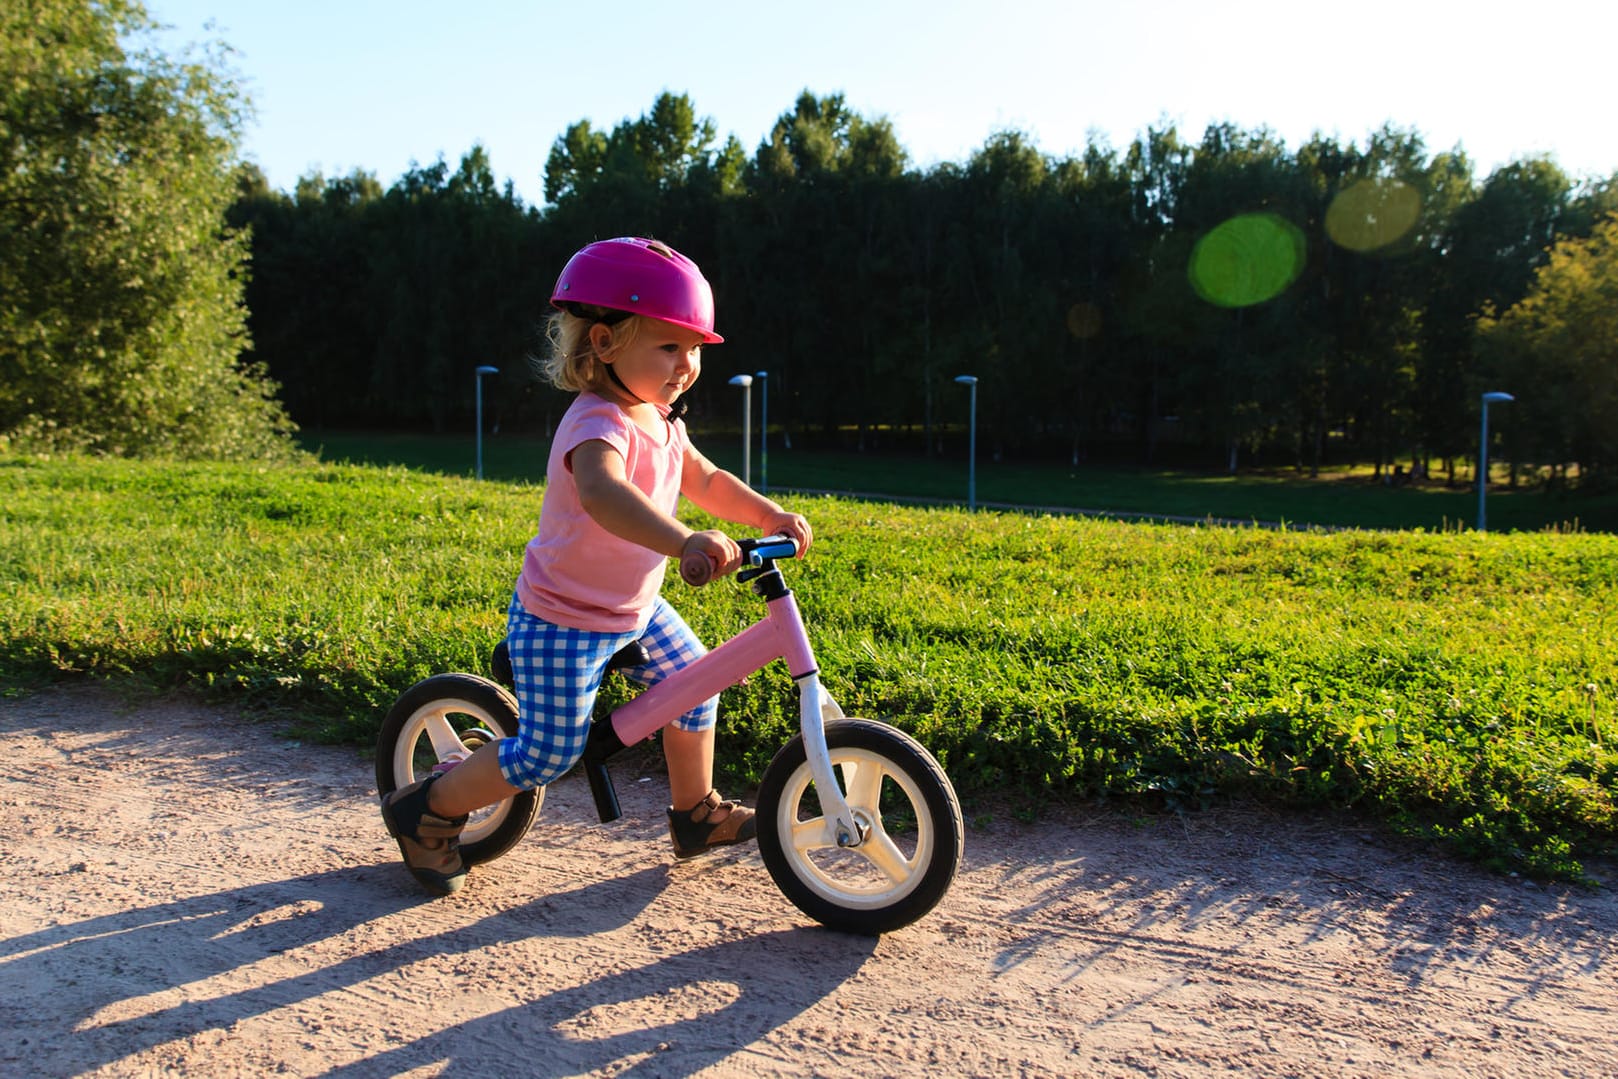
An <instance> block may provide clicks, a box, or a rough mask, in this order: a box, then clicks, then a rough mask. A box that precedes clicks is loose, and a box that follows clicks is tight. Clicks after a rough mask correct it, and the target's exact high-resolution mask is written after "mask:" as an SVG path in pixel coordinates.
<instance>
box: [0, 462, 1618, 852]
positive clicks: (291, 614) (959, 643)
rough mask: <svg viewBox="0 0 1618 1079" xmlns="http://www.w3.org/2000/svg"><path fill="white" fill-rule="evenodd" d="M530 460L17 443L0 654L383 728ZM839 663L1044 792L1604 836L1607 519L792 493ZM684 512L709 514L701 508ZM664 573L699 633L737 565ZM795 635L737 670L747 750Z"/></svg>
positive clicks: (971, 769) (506, 551) (981, 781)
mask: <svg viewBox="0 0 1618 1079" xmlns="http://www.w3.org/2000/svg"><path fill="white" fill-rule="evenodd" d="M541 494H542V491H541V488H539V487H538V486H535V485H533V484H531V483H527V482H503V481H502V482H493V481H485V482H477V481H475V480H472V479H469V478H464V477H453V476H443V475H436V474H425V473H421V472H415V471H409V470H406V469H403V468H396V467H395V468H381V467H372V466H361V465H348V464H331V463H321V462H313V461H311V462H306V463H302V464H294V465H285V466H273V467H271V466H251V465H227V464H164V463H143V462H128V461H112V460H85V459H64V460H33V459H26V458H19V457H15V456H0V499H3V502H0V505H3V507H4V509H3V511H0V578H3V580H4V582H5V590H4V598H3V599H0V688H4V690H5V691H7V692H13V693H17V692H27V691H29V690H32V689H37V688H38V687H40V686H43V685H46V684H49V683H51V682H53V681H59V680H62V679H83V678H94V679H99V680H102V681H105V682H108V683H111V684H114V685H118V686H122V687H125V688H127V689H129V690H130V691H132V692H150V691H168V690H172V689H175V688H186V689H192V690H196V691H199V692H203V693H208V694H211V695H214V696H216V697H218V698H220V699H221V700H223V701H229V702H234V703H236V704H238V705H243V706H250V707H253V708H263V709H269V710H272V711H273V712H274V713H276V714H277V715H279V716H283V717H288V716H289V717H291V718H292V719H293V721H294V726H295V727H296V729H297V730H298V731H299V732H300V733H301V734H302V735H303V736H305V737H318V738H322V739H326V740H333V741H342V742H350V743H355V744H359V745H366V744H369V742H370V740H371V739H372V738H374V736H375V733H376V729H377V726H378V724H379V723H380V720H381V717H382V714H383V713H384V711H385V710H386V708H387V706H388V705H389V703H390V702H391V701H392V700H393V698H394V697H395V696H396V695H397V694H399V693H400V692H402V691H403V690H404V689H405V688H406V687H408V686H409V685H410V684H412V683H413V682H414V681H416V680H417V679H419V678H422V677H425V676H426V675H428V674H431V673H435V672H438V671H444V670H470V671H484V670H486V669H487V655H488V652H489V650H490V648H491V647H492V646H493V644H494V643H495V642H496V641H498V639H499V638H500V636H501V634H502V632H503V627H504V609H505V606H506V602H507V600H508V598H509V595H510V590H511V585H512V580H513V577H514V576H515V573H516V570H517V567H518V562H519V557H520V550H521V547H522V544H523V543H524V542H525V541H526V540H527V538H528V537H529V535H530V533H531V531H532V529H533V526H534V521H535V519H536V517H537V513H538V508H539V502H540V498H541ZM785 501H786V502H787V504H789V505H791V506H792V507H794V508H796V509H799V510H801V511H802V512H804V513H806V514H807V515H809V516H810V518H811V519H812V520H813V522H814V524H815V528H816V533H817V536H818V542H817V544H816V547H815V549H814V550H813V551H812V552H811V554H810V556H809V558H808V559H807V560H805V561H804V562H803V563H800V564H794V565H792V566H790V567H788V569H787V572H788V576H789V582H790V583H791V584H792V585H793V586H794V587H795V588H796V589H797V592H798V597H799V601H800V603H801V604H802V606H803V609H804V611H805V615H806V617H807V619H808V621H809V625H810V627H811V633H812V635H813V637H814V639H815V641H816V648H817V653H818V655H817V658H818V660H819V663H820V666H821V668H822V670H823V672H824V675H825V678H826V681H827V684H828V687H829V688H830V689H831V691H832V693H833V694H834V695H835V696H836V697H837V698H838V700H839V701H840V702H841V703H842V705H843V707H844V708H845V710H847V711H848V712H849V713H850V714H856V715H858V714H864V715H871V716H876V717H879V718H885V719H889V720H891V721H893V722H895V723H896V724H897V725H899V726H901V727H902V728H904V729H906V730H908V731H910V732H911V733H913V734H915V735H916V736H917V737H918V738H920V739H921V740H922V741H923V742H924V743H925V744H927V745H928V746H929V747H930V748H931V749H932V750H933V752H934V753H935V754H937V755H938V757H939V758H940V760H941V761H942V762H943V763H944V765H945V767H946V769H947V770H948V771H949V773H950V775H951V777H952V778H953V779H954V781H955V783H956V785H957V787H958V788H959V789H960V790H961V791H962V793H963V795H964V796H966V797H968V798H969V799H970V798H974V797H979V796H982V797H985V798H987V797H989V796H991V795H1002V794H1007V793H1009V794H1012V795H1014V796H1016V798H1017V799H1019V800H1020V801H1022V802H1023V803H1024V804H1026V805H1029V806H1030V807H1037V806H1039V805H1041V804H1044V803H1047V802H1058V801H1072V800H1098V799H1099V800H1124V799H1127V800H1132V801H1134V802H1136V803H1137V804H1138V803H1140V802H1141V800H1145V804H1150V805H1155V806H1166V807H1169V808H1174V809H1181V810H1187V811H1192V810H1196V809H1198V808H1199V807H1202V806H1206V805H1208V804H1210V803H1212V802H1214V801H1217V800H1219V799H1224V798H1230V797H1253V798H1262V799H1266V800H1271V801H1279V802H1286V803H1291V804H1297V805H1330V806H1354V807H1359V808H1361V809H1363V810H1365V811H1366V812H1369V813H1371V814H1374V815H1375V816H1377V817H1379V818H1380V819H1382V820H1383V821H1385V822H1387V823H1388V824H1389V825H1390V826H1392V827H1395V828H1398V829H1400V830H1402V831H1404V832H1407V833H1409V834H1414V835H1420V836H1425V837H1430V838H1432V839H1435V840H1438V841H1440V842H1442V843H1443V844H1445V845H1446V846H1447V847H1449V848H1450V849H1452V850H1455V851H1458V852H1460V853H1463V854H1465V855H1467V856H1469V857H1473V858H1476V859H1478V860H1480V861H1483V862H1485V863H1487V864H1490V865H1493V866H1496V867H1498V868H1502V869H1512V870H1516V871H1522V872H1529V873H1534V874H1538V875H1543V876H1562V877H1577V876H1579V874H1580V863H1581V860H1582V859H1586V858H1589V857H1591V856H1595V855H1600V854H1606V853H1611V852H1612V851H1613V850H1614V845H1615V841H1618V810H1615V793H1618V752H1615V749H1614V746H1615V739H1618V724H1615V721H1614V709H1613V704H1612V702H1613V699H1614V694H1615V693H1618V669H1615V663H1618V660H1615V659H1614V654H1615V649H1614V645H1615V643H1618V614H1615V613H1614V612H1615V611H1618V602H1615V599H1618V597H1615V595H1614V592H1615V590H1618V538H1615V537H1613V536H1611V535H1605V534H1580V533H1574V534H1567V533H1549V532H1542V533H1526V532H1523V533H1512V534H1495V533H1491V534H1480V533H1477V532H1475V531H1471V530H1465V531H1457V530H1450V531H1425V532H1391V531H1376V530H1357V531H1343V532H1324V531H1307V530H1293V529H1249V528H1234V527H1226V526H1210V525H1201V526H1182V525H1166V524H1157V523H1138V522H1137V523H1131V522H1120V521H1109V520H1099V519H1087V518H1079V517H1072V516H1065V515H1043V514H1037V513H994V512H979V513H968V512H965V511H963V510H961V509H959V508H953V507H927V506H898V505H893V504H890V503H875V502H867V501H861V500H855V499H848V498H834V497H820V496H817V497H804V496H793V497H788V498H787V499H786V500H785ZM692 520H693V522H694V523H706V522H702V521H701V519H700V518H698V517H696V516H695V515H693V517H692ZM667 588H668V591H669V595H670V597H671V598H672V599H673V600H674V602H676V603H677V604H678V606H679V607H680V608H681V610H682V611H683V612H684V613H685V614H686V615H687V617H688V619H689V620H690V621H691V622H692V623H693V625H694V626H695V628H696V629H697V630H698V632H699V633H700V634H701V635H702V636H703V637H704V638H705V639H707V640H709V641H710V642H716V641H718V640H720V639H723V638H724V637H726V636H728V635H729V634H731V633H734V632H735V631H736V630H738V629H739V628H741V626H743V625H744V624H746V622H747V620H749V619H750V618H751V617H753V615H754V613H755V610H756V604H757V600H756V599H755V598H754V597H753V596H752V595H751V593H750V592H749V591H748V590H747V589H746V588H743V587H737V586H736V585H735V583H734V582H720V583H718V584H716V585H714V586H710V587H708V588H706V589H702V590H698V591H693V590H690V589H687V588H685V587H684V586H683V585H681V584H679V583H678V581H677V579H676V578H673V577H671V580H670V583H669V584H668V586H667ZM790 692H791V686H790V681H789V679H788V678H787V676H786V674H785V671H784V670H779V669H775V668H772V669H769V670H767V671H765V672H763V673H762V674H760V675H759V676H756V677H754V678H753V679H750V680H749V682H748V683H747V684H746V685H744V686H741V687H737V688H736V689H733V690H730V691H727V694H726V696H725V700H724V702H723V706H722V715H723V716H724V717H725V719H724V721H723V725H722V735H721V743H720V756H721V759H722V760H723V761H724V762H725V764H726V766H727V767H728V768H730V769H731V771H732V773H733V775H732V778H734V779H737V780H739V781H743V782H745V781H748V780H753V779H756V778H757V775H758V774H759V772H760V771H761V770H762V767H763V765H764V764H765V763H766V762H767V761H768V759H769V756H770V755H771V753H773V751H774V749H775V748H776V747H777V746H778V745H779V744H780V743H781V741H782V740H783V739H784V738H785V737H786V736H787V734H788V733H789V731H790V729H791V728H792V725H793V723H794V711H793V706H792V702H791V699H790Z"/></svg>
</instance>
